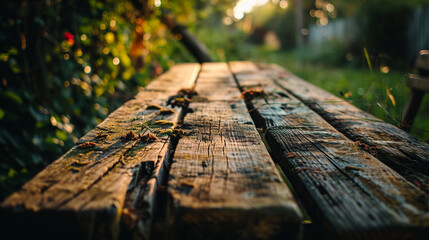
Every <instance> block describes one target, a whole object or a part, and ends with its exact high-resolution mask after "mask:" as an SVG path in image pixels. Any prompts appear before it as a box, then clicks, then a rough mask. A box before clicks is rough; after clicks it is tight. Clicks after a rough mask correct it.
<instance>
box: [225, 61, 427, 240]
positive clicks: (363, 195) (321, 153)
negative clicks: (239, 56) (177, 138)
mask: <svg viewBox="0 0 429 240" xmlns="http://www.w3.org/2000/svg"><path fill="white" fill-rule="evenodd" d="M230 66H231V70H232V72H233V73H234V74H235V76H236V78H237V80H238V82H239V84H240V86H241V87H243V88H255V86H259V87H260V88H263V89H264V91H265V95H264V96H263V97H262V98H255V99H252V100H251V107H252V110H251V112H252V114H253V115H252V116H254V119H255V121H256V124H257V125H258V126H259V127H263V128H264V129H266V133H265V136H266V140H267V142H268V144H269V146H270V148H271V149H272V151H273V154H274V155H275V156H276V159H277V161H278V163H279V164H280V165H281V166H282V168H283V170H284V171H285V173H286V174H287V176H288V178H289V179H290V180H291V181H292V184H293V186H294V189H295V191H296V192H297V193H298V195H299V196H300V199H301V201H303V203H304V206H305V207H306V210H307V212H308V213H309V214H310V216H311V218H312V220H313V222H314V224H316V225H321V226H323V228H324V229H325V231H326V234H327V236H326V237H329V238H335V239H404V238H408V239H426V238H427V237H429V196H428V194H427V193H425V192H423V191H421V190H420V189H418V188H417V187H415V186H413V185H412V184H411V183H409V182H408V181H407V180H406V179H404V178H403V177H402V176H400V175H399V174H397V173H396V172H395V171H393V170H392V169H390V168H389V167H387V166H386V165H384V164H383V163H381V162H380V161H378V160H377V159H376V158H374V157H373V156H371V155H370V154H368V153H366V152H364V151H363V150H361V149H360V148H358V147H357V146H356V145H355V143H354V142H353V141H351V140H349V139H348V138H346V137H345V136H344V135H343V134H341V133H340V132H338V131H337V130H336V129H335V128H333V127H332V126H331V125H330V124H329V123H327V122H326V121H324V120H323V119H322V118H321V117H320V116H319V115H317V114H316V113H315V112H313V111H312V110H311V109H309V108H308V107H307V106H306V105H305V104H303V103H302V102H300V101H299V100H298V99H297V98H295V97H294V96H292V95H291V94H290V93H288V92H287V91H285V90H284V89H283V88H282V87H280V86H279V85H277V84H276V82H275V81H274V80H273V74H272V71H273V70H272V69H267V70H261V69H258V67H256V66H255V65H254V64H252V63H250V62H232V63H230ZM289 84H295V83H292V82H290V83H289ZM288 87H289V88H294V86H288ZM304 234H305V233H304Z"/></svg>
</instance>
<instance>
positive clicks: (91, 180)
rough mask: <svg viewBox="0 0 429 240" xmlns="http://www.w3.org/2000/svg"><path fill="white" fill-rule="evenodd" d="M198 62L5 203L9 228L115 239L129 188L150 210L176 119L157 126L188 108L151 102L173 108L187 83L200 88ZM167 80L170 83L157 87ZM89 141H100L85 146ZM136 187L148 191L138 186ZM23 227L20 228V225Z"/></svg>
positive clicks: (153, 86)
mask: <svg viewBox="0 0 429 240" xmlns="http://www.w3.org/2000/svg"><path fill="white" fill-rule="evenodd" d="M199 68H200V66H199V65H198V64H183V65H177V66H175V67H173V68H172V69H171V70H170V71H169V72H167V73H165V74H164V75H162V76H161V77H160V78H159V79H157V80H154V81H153V82H151V83H150V84H149V85H148V86H147V88H146V89H145V90H143V91H142V92H140V93H139V94H138V95H137V96H136V98H135V99H133V100H130V101H129V102H127V103H125V104H124V105H123V106H122V107H120V108H119V109H117V110H116V111H115V112H113V113H112V114H110V115H109V116H108V117H107V118H106V119H105V120H104V121H103V122H102V123H101V124H99V125H98V126H97V127H95V128H94V129H93V130H92V131H90V132H89V133H88V134H86V135H85V136H84V137H82V138H81V139H80V140H79V141H78V143H77V145H76V146H75V147H73V148H72V149H71V150H70V151H68V152H67V153H66V154H64V155H63V156H62V157H60V158H59V159H58V160H56V161H55V162H53V163H52V164H51V165H49V166H48V167H47V168H46V169H44V170H43V171H42V172H40V173H39V174H38V175H36V177H34V178H33V179H32V180H31V181H29V182H28V183H26V184H25V185H24V186H23V187H22V189H21V190H19V191H18V192H16V193H13V194H12V195H11V196H10V197H8V198H7V199H6V200H5V201H4V202H3V203H2V204H1V210H2V211H3V212H4V215H2V216H6V217H5V218H1V223H2V224H1V232H2V234H3V233H4V234H5V235H6V236H7V234H17V236H15V237H26V236H31V237H34V236H38V235H37V234H40V237H48V238H69V239H74V238H84V239H93V238H96V239H114V238H116V237H117V236H118V233H119V222H120V219H121V214H122V212H123V210H124V202H125V198H126V194H127V191H128V192H132V191H137V192H138V193H137V196H138V199H135V200H134V201H128V202H129V205H126V206H125V207H126V208H131V207H133V206H134V205H135V204H137V203H139V204H141V203H142V201H143V202H144V201H146V209H144V210H143V211H147V212H148V213H149V214H148V215H150V212H151V211H152V210H151V207H152V205H153V199H154V197H155V196H154V188H156V185H157V184H156V183H154V182H153V181H154V179H158V178H159V176H158V175H159V174H161V173H162V170H161V168H162V166H163V161H164V160H165V156H166V153H167V150H168V145H169V139H168V137H167V136H166V135H165V134H161V133H160V132H161V131H162V130H163V129H165V128H171V125H165V126H160V125H155V124H154V121H157V120H164V121H171V122H174V123H177V121H178V117H179V115H180V111H181V110H180V109H175V110H176V112H175V113H172V114H167V115H161V114H160V110H159V109H153V108H151V109H148V106H150V105H159V106H161V107H166V102H167V100H168V99H169V97H170V96H171V95H175V94H176V93H177V91H179V90H180V89H181V88H189V87H192V86H193V83H194V81H195V79H196V76H197V74H198V71H199ZM160 86H165V87H164V88H158V87H160ZM129 131H133V132H135V133H136V134H137V133H141V134H146V133H147V132H153V133H154V134H157V135H158V139H157V140H156V141H155V142H145V141H139V139H138V138H128V139H124V138H123V136H124V135H125V134H126V133H127V132H129ZM88 142H94V143H96V145H95V146H90V147H82V145H80V144H82V143H88ZM141 179H146V181H147V180H148V179H150V184H149V185H146V184H144V183H143V184H141V183H140V184H139V183H138V181H139V180H141ZM136 186H140V187H142V188H144V189H137V190H135V189H134V188H135V187H136ZM42 220H43V221H42ZM144 220H147V219H144ZM18 226H19V229H20V230H17V229H18ZM22 226H26V227H22ZM21 228H22V230H21ZM11 229H15V230H11ZM12 237H14V236H12Z"/></svg>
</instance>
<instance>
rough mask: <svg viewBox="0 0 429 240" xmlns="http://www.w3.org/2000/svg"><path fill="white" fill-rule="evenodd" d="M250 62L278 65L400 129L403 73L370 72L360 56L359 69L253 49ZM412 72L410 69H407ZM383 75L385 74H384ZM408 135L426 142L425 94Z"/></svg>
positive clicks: (428, 106) (428, 113)
mask: <svg viewBox="0 0 429 240" xmlns="http://www.w3.org/2000/svg"><path fill="white" fill-rule="evenodd" d="M250 59H251V60H253V61H255V62H268V63H277V64H279V65H281V66H283V67H285V68H286V69H288V70H289V71H291V72H293V73H294V74H296V75H297V76H299V77H301V78H302V79H305V80H307V81H309V82H311V83H313V84H315V85H317V86H319V87H321V88H323V89H325V90H327V91H329V92H331V93H333V94H335V95H336V96H338V97H341V98H347V99H348V100H353V104H355V105H356V106H357V107H359V108H360V109H362V110H364V111H367V112H370V113H371V114H373V115H375V116H376V117H378V118H380V119H383V120H384V121H387V122H390V123H392V124H394V125H396V126H399V124H400V119H401V116H402V112H403V110H404V106H405V103H406V101H407V99H408V95H409V89H408V87H407V86H406V85H405V81H406V73H407V72H408V71H405V72H400V71H395V70H392V69H389V71H388V72H387V73H382V72H381V71H380V68H379V67H378V68H376V66H373V67H374V69H373V71H372V72H371V71H370V70H369V67H368V65H367V63H366V61H365V60H364V58H363V57H362V64H361V65H362V67H360V68H356V67H332V66H330V67H329V66H326V65H325V64H323V62H322V63H321V64H315V63H314V62H312V63H310V62H309V61H304V60H300V59H302V57H301V53H300V52H298V51H294V52H269V51H264V50H254V51H253V52H252V53H251V57H250ZM409 71H412V70H409ZM385 72H386V71H385ZM411 134H412V135H413V136H415V137H417V138H418V139H420V140H423V141H426V142H429V96H428V95H426V96H425V98H424V99H423V103H422V105H421V106H420V108H419V113H418V115H417V117H416V121H415V123H414V125H413V128H412V129H411Z"/></svg>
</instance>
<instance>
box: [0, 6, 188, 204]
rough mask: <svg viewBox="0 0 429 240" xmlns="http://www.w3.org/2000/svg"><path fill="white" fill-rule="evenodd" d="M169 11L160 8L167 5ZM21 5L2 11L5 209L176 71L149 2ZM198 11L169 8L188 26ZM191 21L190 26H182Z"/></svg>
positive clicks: (171, 48) (0, 165) (177, 55)
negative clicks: (16, 193)
mask: <svg viewBox="0 0 429 240" xmlns="http://www.w3.org/2000/svg"><path fill="white" fill-rule="evenodd" d="M163 2H164V1H163ZM138 3H140V2H139V1H134V0H129V1H114V0H86V1H68V0H67V1H44V0H31V1H30V0H16V1H8V2H4V3H3V4H2V7H1V8H0V32H1V34H0V70H1V73H2V76H1V78H0V199H2V198H4V197H5V196H6V195H7V194H9V193H10V192H11V191H12V190H14V189H16V188H17V187H18V186H19V185H21V184H22V183H23V182H25V181H27V180H28V179H29V178H30V177H32V176H34V174H35V173H37V172H38V171H40V170H41V169H42V168H43V167H45V166H46V165H47V164H49V163H50V162H52V161H53V160H54V159H56V158H58V157H59V156H60V155H61V154H62V153H64V152H65V151H66V150H67V149H69V148H70V147H72V146H73V145H74V144H75V142H76V141H77V139H78V138H80V137H81V136H82V135H83V134H85V133H86V132H87V131H89V130H90V129H92V128H93V127H94V126H95V125H96V124H98V123H100V122H101V121H102V119H104V118H105V117H106V116H107V114H108V113H110V112H111V111H113V110H114V109H115V108H117V107H118V106H120V105H121V104H122V103H123V102H124V101H125V100H127V99H129V98H130V97H132V96H133V94H134V93H135V92H136V91H138V89H139V88H141V87H142V86H144V85H145V84H146V83H147V81H148V79H150V78H153V77H155V76H157V75H159V74H160V73H161V72H162V71H164V70H165V69H167V68H168V67H169V66H171V65H172V64H174V61H186V60H189V56H183V52H184V50H183V48H182V47H181V46H180V45H179V44H178V43H176V41H175V40H174V38H173V37H169V34H168V31H167V29H166V27H165V26H164V25H163V24H162V23H161V21H160V15H161V11H160V9H158V8H155V7H154V6H153V3H152V1H150V3H148V1H143V2H142V3H140V4H138ZM192 4H194V1H187V3H186V4H183V3H175V2H169V3H168V5H166V6H165V8H169V9H171V12H172V13H173V14H176V16H177V17H178V18H181V19H185V20H186V19H188V20H189V19H190V21H192V18H193V15H192V14H190V12H191V10H192ZM184 16H185V17H184Z"/></svg>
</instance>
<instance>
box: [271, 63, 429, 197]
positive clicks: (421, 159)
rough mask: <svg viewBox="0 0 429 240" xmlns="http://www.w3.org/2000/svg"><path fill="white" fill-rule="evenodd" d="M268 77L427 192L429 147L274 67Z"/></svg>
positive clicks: (428, 188)
mask: <svg viewBox="0 0 429 240" xmlns="http://www.w3.org/2000/svg"><path fill="white" fill-rule="evenodd" d="M267 67H268V68H269V69H270V72H271V77H272V78H273V79H274V80H275V81H276V82H277V83H278V84H279V85H280V86H282V87H283V88H284V89H286V90H288V91H289V92H291V93H292V94H293V95H294V96H296V97H297V98H299V99H300V100H301V101H303V102H304V103H305V104H307V105H308V106H309V107H310V108H311V109H312V110H314V111H315V112H317V113H318V114H319V115H321V116H322V117H323V118H324V119H325V120H326V121H327V122H329V123H330V124H331V125H332V126H334V127H335V128H336V129H337V130H339V131H340V132H341V133H343V134H344V135H345V136H347V137H348V138H350V139H351V140H353V141H355V143H356V144H357V145H359V146H361V147H362V148H363V149H365V150H367V151H368V152H369V153H371V154H372V155H374V156H375V157H377V158H378V159H379V160H381V161H382V162H384V163H385V164H386V165H388V166H389V167H391V168H393V169H394V170H395V171H397V172H398V173H399V174H401V175H402V176H404V177H405V178H406V179H408V180H409V181H410V182H411V183H413V184H414V185H416V186H418V187H420V188H421V189H423V190H424V191H426V192H429V145H428V144H427V143H424V142H421V141H419V140H417V139H415V138H414V137H413V136H411V135H409V134H408V133H406V132H405V131H403V130H401V129H399V128H397V127H395V126H393V125H392V124H389V123H386V122H383V121H381V120H380V119H378V118H376V117H374V116H372V115H371V114H369V113H366V112H364V111H362V110H360V109H358V108H357V107H355V106H353V105H351V104H350V103H348V102H346V101H344V100H342V99H340V98H338V97H336V96H334V95H332V94H331V93H328V92H326V91H324V90H322V89H319V88H317V87H316V86H314V85H312V84H310V83H308V82H306V81H304V80H301V79H299V78H298V77H296V76H294V75H293V74H291V73H289V72H287V71H286V70H284V69H282V68H281V67H278V66H276V65H270V66H267Z"/></svg>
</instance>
